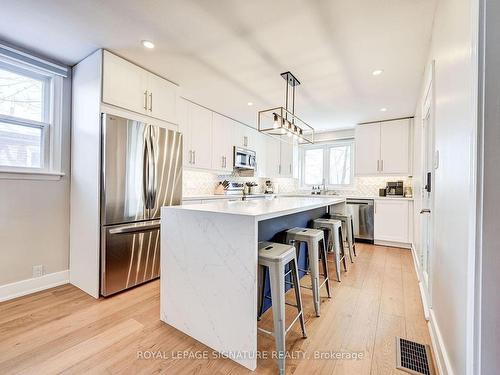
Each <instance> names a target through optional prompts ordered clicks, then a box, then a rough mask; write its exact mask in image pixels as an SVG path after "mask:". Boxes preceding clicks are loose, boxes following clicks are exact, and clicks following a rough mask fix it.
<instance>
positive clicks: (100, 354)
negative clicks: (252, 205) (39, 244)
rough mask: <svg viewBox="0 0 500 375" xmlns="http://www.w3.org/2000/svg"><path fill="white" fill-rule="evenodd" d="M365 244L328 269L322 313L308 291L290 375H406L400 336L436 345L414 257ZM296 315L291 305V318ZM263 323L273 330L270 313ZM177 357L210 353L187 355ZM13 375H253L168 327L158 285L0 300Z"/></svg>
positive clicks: (63, 289) (292, 338)
mask: <svg viewBox="0 0 500 375" xmlns="http://www.w3.org/2000/svg"><path fill="white" fill-rule="evenodd" d="M357 248H358V257H357V258H356V259H355V263H354V264H349V270H348V272H347V273H345V272H342V277H343V279H342V282H341V283H338V282H337V281H335V272H334V267H333V264H331V263H330V275H331V277H332V279H333V281H332V286H333V298H332V299H327V298H323V299H322V304H321V309H322V314H321V317H319V318H316V317H315V314H314V309H313V304H312V296H311V294H310V292H309V291H308V290H306V289H303V300H304V301H303V302H304V306H305V312H306V325H307V330H308V338H307V339H303V338H302V336H301V334H300V325H299V324H296V325H295V326H294V328H293V329H292V330H291V331H290V333H289V334H288V336H287V349H288V350H289V351H290V353H291V355H292V354H293V355H294V356H295V357H297V358H290V359H288V360H287V366H286V372H287V374H355V375H358V374H383V375H387V374H397V373H401V374H404V373H403V372H401V371H399V370H397V369H396V368H395V337H396V336H404V337H408V338H409V339H413V340H416V341H419V342H422V343H427V344H430V338H429V334H428V329H427V323H426V321H425V319H424V315H423V310H422V304H421V300H420V295H419V288H418V283H417V278H416V274H415V270H414V268H413V260H412V257H411V253H410V251H409V250H404V249H397V248H390V247H383V246H373V245H366V244H358V245H357ZM302 280H304V283H305V279H302ZM200 282H203V280H200ZM292 293H293V292H292ZM292 293H290V292H289V293H288V294H287V298H290V301H293V295H292ZM322 293H323V295H326V293H325V291H324V290H323V291H322ZM221 308H231V307H230V306H221ZM293 311H294V309H293V308H291V307H290V308H288V307H287V312H290V314H288V316H290V317H291V316H292V313H293ZM259 325H261V326H262V327H265V328H272V313H271V310H268V311H267V312H266V313H265V314H264V317H263V319H262V321H261V322H259ZM258 349H259V350H262V351H272V350H274V342H273V339H272V338H271V337H267V336H266V335H263V334H259V342H258ZM203 351H207V352H205V354H203V353H204V352H203ZM179 352H186V353H198V354H199V355H206V353H208V354H209V355H208V358H207V359H203V358H202V359H183V358H182V357H183V354H182V353H180V354H179ZM329 352H343V353H351V352H361V353H363V359H361V360H352V359H320V358H317V356H319V355H322V356H323V357H324V356H325V355H327V354H328V353H329ZM141 353H142V356H143V357H141ZM325 353H326V354H325ZM148 355H153V358H148V359H146V358H144V356H148ZM15 373H24V374H37V375H42V374H59V373H62V374H83V373H92V374H153V373H163V374H176V375H177V374H179V375H181V374H220V375H222V374H226V375H227V374H252V372H251V371H248V370H246V369H245V368H243V367H241V366H239V365H237V364H235V363H234V362H232V361H231V360H228V359H223V358H214V357H213V356H212V351H211V350H210V349H209V348H207V347H206V346H204V345H202V344H200V343H198V342H197V341H196V340H194V339H192V338H190V337H188V336H186V335H185V334H183V333H181V332H180V331H177V330H176V329H174V328H172V327H170V326H168V325H166V324H164V323H163V322H161V321H160V320H159V282H158V281H154V282H152V283H149V284H145V285H143V286H140V287H138V288H135V289H132V290H129V291H127V292H125V293H121V294H118V295H116V296H114V297H112V298H108V299H100V300H95V299H93V298H92V297H90V296H88V295H86V294H85V293H83V292H82V291H80V290H79V289H77V288H76V287H74V286H71V285H64V286H60V287H57V288H53V289H50V290H46V291H43V292H39V293H36V294H32V295H29V296H26V297H21V298H18V299H15V300H11V301H7V302H4V303H1V304H0V374H15ZM255 373H256V374H276V373H277V366H276V363H275V360H274V359H272V358H270V359H260V360H259V361H258V368H257V371H256V372H255Z"/></svg>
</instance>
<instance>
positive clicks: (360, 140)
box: [354, 123, 380, 176]
mask: <svg viewBox="0 0 500 375" xmlns="http://www.w3.org/2000/svg"><path fill="white" fill-rule="evenodd" d="M355 144H356V157H355V158H354V159H355V161H356V169H355V173H356V175H360V176H363V175H365V176H366V175H375V174H378V173H379V164H380V123H376V124H366V125H358V126H356V130H355Z"/></svg>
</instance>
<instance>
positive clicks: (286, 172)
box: [280, 142, 293, 177]
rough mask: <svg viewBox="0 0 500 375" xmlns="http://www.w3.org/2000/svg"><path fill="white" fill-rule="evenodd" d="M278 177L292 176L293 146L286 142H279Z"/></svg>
mask: <svg viewBox="0 0 500 375" xmlns="http://www.w3.org/2000/svg"><path fill="white" fill-rule="evenodd" d="M280 165H281V168H280V176H281V177H292V176H293V145H292V144H289V143H287V142H281V147H280Z"/></svg>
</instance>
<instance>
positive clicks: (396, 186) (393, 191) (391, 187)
mask: <svg viewBox="0 0 500 375" xmlns="http://www.w3.org/2000/svg"><path fill="white" fill-rule="evenodd" d="M385 191H386V195H387V196H388V197H390V196H401V197H402V196H403V192H404V189H403V181H388V182H387V186H386V187H385Z"/></svg>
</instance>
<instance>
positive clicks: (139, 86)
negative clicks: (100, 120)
mask: <svg viewBox="0 0 500 375" xmlns="http://www.w3.org/2000/svg"><path fill="white" fill-rule="evenodd" d="M148 75H149V73H148V72H147V71H145V70H144V69H141V68H139V67H138V66H136V65H134V64H132V63H129V62H128V61H126V60H124V59H122V58H120V57H118V56H116V55H113V54H112V53H110V52H108V51H104V57H103V81H102V101H103V102H104V103H107V104H112V105H115V106H117V107H121V108H125V109H128V110H130V111H134V112H138V113H142V114H147V113H148V110H147V108H148V103H147V102H148V95H149V93H148V89H147V85H148Z"/></svg>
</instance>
